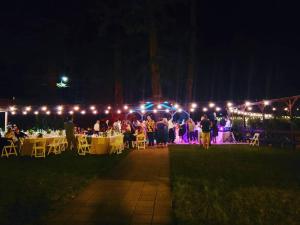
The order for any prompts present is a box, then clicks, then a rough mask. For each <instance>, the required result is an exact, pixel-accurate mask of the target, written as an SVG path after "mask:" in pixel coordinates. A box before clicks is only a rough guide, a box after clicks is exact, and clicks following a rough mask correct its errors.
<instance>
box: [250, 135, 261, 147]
mask: <svg viewBox="0 0 300 225" xmlns="http://www.w3.org/2000/svg"><path fill="white" fill-rule="evenodd" d="M249 145H250V146H259V133H255V134H254V135H253V138H250V143H249Z"/></svg>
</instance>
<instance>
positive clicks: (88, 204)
mask: <svg viewBox="0 0 300 225" xmlns="http://www.w3.org/2000/svg"><path fill="white" fill-rule="evenodd" d="M171 208H172V201H171V193H170V178H169V156H168V149H166V148H163V149H162V148H160V149H147V150H135V151H132V152H131V153H130V154H129V155H128V156H127V157H126V158H125V159H124V160H123V161H122V162H121V163H120V164H119V165H118V166H117V167H116V168H115V169H114V170H113V171H112V172H111V173H110V174H108V175H107V176H106V177H104V178H99V179H97V180H96V181H94V182H92V183H91V184H90V185H89V186H88V187H87V188H86V189H85V190H84V191H83V192H82V193H81V194H79V196H78V197H77V198H76V199H75V200H73V201H72V202H71V203H70V205H69V206H68V207H66V209H65V210H64V211H63V212H61V213H59V214H58V215H57V216H55V217H54V218H52V220H51V223H50V224H56V225H60V224H72V225H77V224H78V225H79V224H80V225H83V224H84V225H92V224H105V225H110V224H129V225H135V224H140V225H142V224H145V225H146V224H157V225H158V224H160V225H166V224H171Z"/></svg>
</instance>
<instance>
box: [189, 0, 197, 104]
mask: <svg viewBox="0 0 300 225" xmlns="http://www.w3.org/2000/svg"><path fill="white" fill-rule="evenodd" d="M196 19H197V18H196V1H195V0H190V46H189V63H188V75H187V81H186V91H187V96H186V98H187V101H188V102H191V101H192V100H193V83H194V76H195V57H196V29H197V27H196V26H197V21H196Z"/></svg>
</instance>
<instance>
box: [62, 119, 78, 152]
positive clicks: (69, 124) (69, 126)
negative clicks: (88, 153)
mask: <svg viewBox="0 0 300 225" xmlns="http://www.w3.org/2000/svg"><path fill="white" fill-rule="evenodd" d="M64 128H65V130H66V138H67V141H68V150H72V149H73V150H76V149H77V146H76V138H75V135H74V131H75V129H74V128H75V126H74V123H73V118H72V117H71V116H69V117H67V121H66V122H65V123H64Z"/></svg>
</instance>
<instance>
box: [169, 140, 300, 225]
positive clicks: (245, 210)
mask: <svg viewBox="0 0 300 225" xmlns="http://www.w3.org/2000/svg"><path fill="white" fill-rule="evenodd" d="M170 159H171V180H172V191H173V201H174V214H175V220H176V222H177V224H178V225H183V224H184V225H190V224H197V225H212V224H213V225H219V224H220V225H221V224H222V225H235V224H239V225H296V224H300V152H299V151H298V152H297V151H293V150H279V149H271V148H259V149H258V148H250V147H248V146H241V145H235V146H234V145H232V146H229V145H228V146H216V147H212V148H211V149H209V150H203V149H202V148H199V147H198V146H172V147H170Z"/></svg>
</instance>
